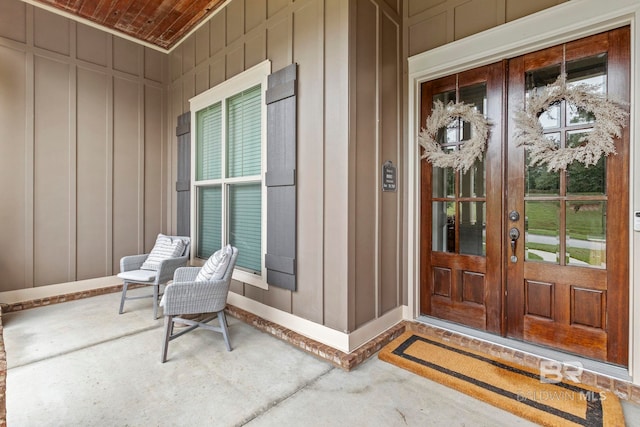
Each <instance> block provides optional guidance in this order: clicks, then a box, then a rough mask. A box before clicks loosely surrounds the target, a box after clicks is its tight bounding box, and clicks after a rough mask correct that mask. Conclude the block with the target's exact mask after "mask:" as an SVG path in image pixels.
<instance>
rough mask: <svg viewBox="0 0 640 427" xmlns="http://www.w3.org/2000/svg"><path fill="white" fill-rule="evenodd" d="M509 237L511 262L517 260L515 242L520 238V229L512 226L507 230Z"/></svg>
mask: <svg viewBox="0 0 640 427" xmlns="http://www.w3.org/2000/svg"><path fill="white" fill-rule="evenodd" d="M509 238H510V239H511V262H518V257H517V256H516V243H517V242H518V239H519V238H520V230H518V229H517V228H515V227H512V228H511V230H509Z"/></svg>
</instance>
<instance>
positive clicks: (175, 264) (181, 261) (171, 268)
mask: <svg viewBox="0 0 640 427" xmlns="http://www.w3.org/2000/svg"><path fill="white" fill-rule="evenodd" d="M187 260H188V258H187V257H186V256H182V257H178V258H168V259H163V260H162V261H160V265H159V266H158V276H157V278H156V279H157V282H156V283H166V282H168V281H169V280H171V279H173V273H174V272H175V271H176V269H177V268H179V267H184V266H186V265H187Z"/></svg>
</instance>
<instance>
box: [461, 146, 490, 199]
mask: <svg viewBox="0 0 640 427" xmlns="http://www.w3.org/2000/svg"><path fill="white" fill-rule="evenodd" d="M484 161H485V155H484V154H483V156H482V157H481V158H479V159H477V160H476V162H475V163H474V164H473V166H472V167H471V169H469V170H468V171H467V172H466V173H460V197H484V195H485V166H484V165H485V162H484Z"/></svg>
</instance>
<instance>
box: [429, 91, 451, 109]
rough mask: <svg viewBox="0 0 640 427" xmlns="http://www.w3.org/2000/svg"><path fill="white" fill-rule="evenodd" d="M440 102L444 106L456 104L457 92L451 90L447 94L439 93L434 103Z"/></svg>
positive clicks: (434, 98)
mask: <svg viewBox="0 0 640 427" xmlns="http://www.w3.org/2000/svg"><path fill="white" fill-rule="evenodd" d="M436 101H440V102H442V103H443V104H444V105H447V104H448V103H449V102H456V91H455V90H449V91H447V92H442V93H437V94H435V95H433V102H436Z"/></svg>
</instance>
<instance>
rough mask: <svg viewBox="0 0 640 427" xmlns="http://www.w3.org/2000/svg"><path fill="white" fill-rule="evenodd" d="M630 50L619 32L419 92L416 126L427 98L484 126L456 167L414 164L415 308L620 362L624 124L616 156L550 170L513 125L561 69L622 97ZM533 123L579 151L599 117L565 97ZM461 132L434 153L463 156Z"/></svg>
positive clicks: (426, 110)
mask: <svg viewBox="0 0 640 427" xmlns="http://www.w3.org/2000/svg"><path fill="white" fill-rule="evenodd" d="M629 49H630V47H629V29H628V28H622V29H617V30H613V31H610V32H607V33H602V34H598V35H595V36H592V37H588V38H585V39H581V40H577V41H574V42H570V43H565V44H562V45H559V46H555V47H552V48H548V49H545V50H543V51H538V52H534V53H530V54H527V55H524V56H521V57H517V58H513V59H509V60H505V61H503V62H500V63H496V64H492V65H488V66H484V67H481V68H478V69H474V70H470V71H465V72H462V73H458V74H456V75H452V76H447V77H443V78H440V79H437V80H433V81H429V82H426V83H424V84H423V85H422V93H421V123H425V121H426V118H427V117H428V116H429V115H430V113H431V108H432V106H433V104H434V102H435V101H442V102H444V103H447V102H449V101H454V102H465V103H468V104H473V105H475V106H476V108H477V109H478V110H479V111H481V112H482V113H484V114H485V116H486V117H487V118H488V119H489V121H490V123H491V130H490V133H489V139H488V141H487V146H486V150H485V153H484V156H483V157H482V158H481V159H479V160H478V161H476V163H475V165H474V166H473V167H472V168H471V169H470V170H469V171H467V172H466V173H462V172H456V171H454V170H453V169H451V168H439V167H434V166H432V165H431V164H430V163H429V162H428V161H426V160H423V161H422V164H421V165H422V167H421V276H420V280H421V292H420V303H421V312H422V314H424V315H428V316H434V317H438V318H442V319H446V320H449V321H453V322H457V323H461V324H464V325H467V326H471V327H473V328H477V329H480V330H485V331H488V332H491V333H495V334H499V335H502V336H507V337H511V338H515V339H519V340H524V341H528V342H532V343H536V344H540V345H544V346H548V347H552V348H556V349H560V350H564V351H568V352H571V353H575V354H579V355H582V356H585V357H590V358H594V359H599V360H603V361H607V362H610V363H615V364H619V365H627V363H628V360H627V357H628V320H629V318H628V307H629V306H628V295H629V283H628V276H629V265H628V262H629V261H628V258H629V257H628V254H629V252H628V251H629V242H628V235H629V232H628V226H629V223H628V212H629V210H628V208H629V205H628V203H629V202H628V200H629V191H628V189H629V182H628V180H629V132H628V126H625V128H624V130H623V135H622V137H620V138H618V139H616V141H615V144H616V154H613V155H610V156H608V157H606V158H603V159H600V161H599V162H598V163H597V164H596V165H593V166H590V167H585V166H584V165H582V164H581V163H578V162H574V163H571V164H570V165H569V166H568V168H567V170H565V171H560V172H549V171H548V170H547V168H546V165H537V166H531V165H530V164H529V158H528V154H527V151H526V149H525V148H523V147H518V146H516V144H515V142H514V138H513V135H515V134H516V132H517V131H518V129H517V128H516V125H515V123H514V120H513V117H514V115H515V113H516V112H517V111H519V110H522V109H523V108H524V105H525V102H526V99H527V97H528V94H530V93H531V92H532V91H534V90H536V89H538V90H539V89H540V88H542V87H544V86H546V85H548V84H551V83H553V82H554V81H555V80H556V78H557V77H558V76H559V75H560V74H565V75H566V79H567V82H568V84H569V85H572V84H578V83H587V84H590V85H595V86H597V87H598V88H599V90H601V91H603V92H606V93H607V95H608V96H609V97H610V98H611V99H615V100H620V101H627V100H628V99H629V74H630V62H629V52H630V50H629ZM539 120H540V123H541V125H542V127H543V129H544V130H543V131H544V134H545V137H546V138H548V139H551V140H552V141H554V142H555V143H556V144H557V145H558V147H575V146H577V145H578V144H580V143H582V141H583V140H584V138H583V137H584V136H585V135H588V134H589V132H591V130H592V128H593V126H594V123H595V119H594V117H593V114H591V112H588V111H582V110H580V109H578V108H576V106H575V105H572V104H571V103H568V102H567V101H562V102H558V103H556V104H553V105H551V106H549V108H548V109H547V110H546V111H544V112H542V113H541V114H540V117H539ZM470 131H471V126H470V125H469V124H468V123H465V122H463V121H461V120H459V121H458V122H454V123H452V124H450V125H449V126H447V128H446V129H443V130H442V131H441V132H439V142H440V144H441V146H442V149H443V150H460V149H461V148H462V147H464V143H465V141H466V140H468V139H469V137H470V134H469V132H470Z"/></svg>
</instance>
